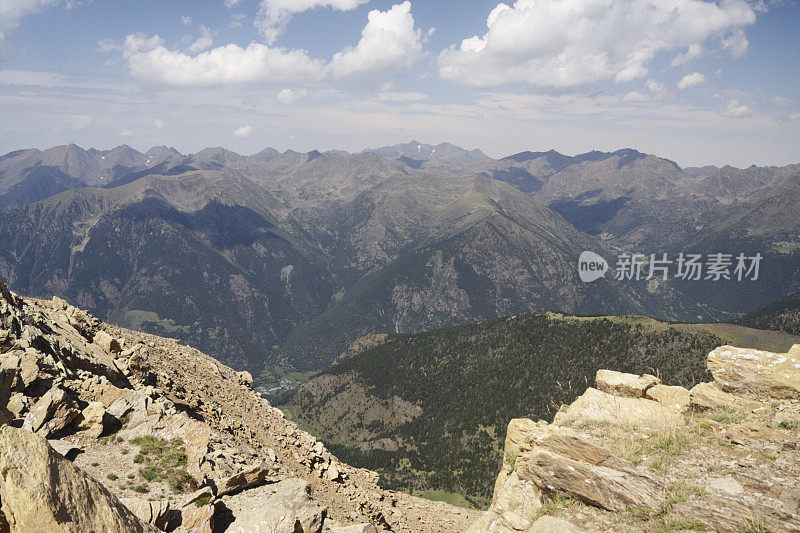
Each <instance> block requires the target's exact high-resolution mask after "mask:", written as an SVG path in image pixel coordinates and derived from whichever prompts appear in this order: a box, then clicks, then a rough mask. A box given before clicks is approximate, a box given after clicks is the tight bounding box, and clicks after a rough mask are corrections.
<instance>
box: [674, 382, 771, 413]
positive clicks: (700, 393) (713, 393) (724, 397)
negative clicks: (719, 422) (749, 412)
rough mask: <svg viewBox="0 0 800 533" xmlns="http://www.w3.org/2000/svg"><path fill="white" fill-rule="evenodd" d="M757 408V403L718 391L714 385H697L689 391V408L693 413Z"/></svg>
mask: <svg viewBox="0 0 800 533" xmlns="http://www.w3.org/2000/svg"><path fill="white" fill-rule="evenodd" d="M758 406H759V404H758V402H753V401H750V400H747V399H746V398H740V397H738V396H735V395H733V394H729V393H727V392H724V391H722V390H720V388H719V387H718V386H717V384H716V383H698V384H697V385H695V386H694V387H692V390H690V391H689V407H690V409H691V410H692V411H695V412H703V411H710V410H713V409H753V408H756V407H758Z"/></svg>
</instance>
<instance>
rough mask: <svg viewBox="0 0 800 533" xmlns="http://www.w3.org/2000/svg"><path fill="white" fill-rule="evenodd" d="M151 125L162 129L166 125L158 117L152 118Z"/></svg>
mask: <svg viewBox="0 0 800 533" xmlns="http://www.w3.org/2000/svg"><path fill="white" fill-rule="evenodd" d="M153 127H154V128H155V129H157V130H163V129H164V128H166V127H167V123H166V122H164V121H163V120H161V119H160V118H157V119H154V120H153Z"/></svg>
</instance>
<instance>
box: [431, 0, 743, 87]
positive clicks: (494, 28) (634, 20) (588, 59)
mask: <svg viewBox="0 0 800 533" xmlns="http://www.w3.org/2000/svg"><path fill="white" fill-rule="evenodd" d="M755 20H756V13H755V11H754V9H753V8H752V7H751V6H750V5H749V4H748V3H747V2H745V1H744V0H723V1H722V2H719V3H717V2H710V1H704V0H517V1H516V2H515V3H514V4H513V7H511V6H508V5H506V4H498V5H497V7H495V8H494V9H493V10H492V12H491V13H490V14H489V17H488V18H487V22H486V24H487V27H488V31H487V32H486V33H485V34H484V35H483V36H480V37H479V36H475V37H471V38H469V39H464V40H463V41H462V42H461V44H460V46H458V47H456V46H451V47H450V48H448V49H446V50H444V51H442V53H441V54H440V55H439V60H438V64H439V75H440V76H441V77H443V78H446V79H450V80H453V81H456V82H458V83H460V84H463V85H469V86H476V87H491V86H501V85H509V84H528V85H532V86H536V87H548V88H564V87H574V86H578V85H583V84H587V83H592V82H596V81H600V80H606V79H613V80H615V81H616V82H618V83H622V82H629V81H631V80H634V79H636V78H641V77H644V76H646V75H647V69H648V66H649V63H650V61H651V60H652V59H653V58H654V57H655V56H656V54H658V53H659V52H663V51H668V50H675V49H686V50H687V52H688V51H689V50H690V49H692V46H694V48H693V49H692V50H694V51H696V50H697V46H696V45H702V44H703V43H705V42H706V41H708V40H709V39H711V38H722V37H723V36H725V35H727V34H731V35H732V36H735V35H739V33H738V31H737V30H739V31H740V30H741V28H742V27H744V26H747V25H749V24H752V23H754V22H755ZM731 32H733V33H731ZM741 35H744V32H741ZM731 46H732V45H731ZM679 61H680V60H679Z"/></svg>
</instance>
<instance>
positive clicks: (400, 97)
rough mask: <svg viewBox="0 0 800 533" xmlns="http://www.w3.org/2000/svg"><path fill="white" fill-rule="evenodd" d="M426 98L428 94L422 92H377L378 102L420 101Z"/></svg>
mask: <svg viewBox="0 0 800 533" xmlns="http://www.w3.org/2000/svg"><path fill="white" fill-rule="evenodd" d="M427 99H428V95H427V94H423V93H398V92H382V93H380V94H378V101H380V102H421V101H423V100H427Z"/></svg>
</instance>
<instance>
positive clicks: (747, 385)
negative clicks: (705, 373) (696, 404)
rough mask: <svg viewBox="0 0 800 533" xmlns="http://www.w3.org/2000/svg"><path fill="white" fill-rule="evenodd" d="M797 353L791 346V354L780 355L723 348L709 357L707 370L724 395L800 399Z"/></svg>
mask: <svg viewBox="0 0 800 533" xmlns="http://www.w3.org/2000/svg"><path fill="white" fill-rule="evenodd" d="M795 346H798V345H795ZM798 351H800V349H797V348H795V347H792V350H790V351H789V352H788V353H785V354H777V353H772V352H765V351H761V350H752V349H749V348H736V347H734V346H721V347H719V348H717V349H716V350H714V351H712V352H711V353H710V354H708V369H709V371H711V374H712V375H713V376H714V381H715V382H716V383H717V385H718V386H719V388H720V389H722V390H723V391H725V392H736V393H740V394H764V395H766V396H769V397H771V398H793V399H800V355H799V354H798V353H797V352H798Z"/></svg>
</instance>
